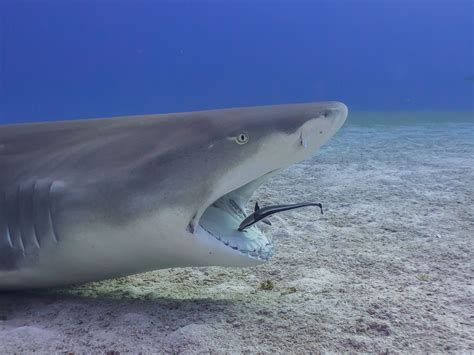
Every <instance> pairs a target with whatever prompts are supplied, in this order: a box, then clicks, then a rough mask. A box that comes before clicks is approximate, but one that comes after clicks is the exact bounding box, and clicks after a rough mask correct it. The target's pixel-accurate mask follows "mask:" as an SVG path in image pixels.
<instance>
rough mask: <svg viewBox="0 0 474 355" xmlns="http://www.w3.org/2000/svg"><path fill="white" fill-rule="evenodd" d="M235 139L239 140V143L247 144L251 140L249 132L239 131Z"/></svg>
mask: <svg viewBox="0 0 474 355" xmlns="http://www.w3.org/2000/svg"><path fill="white" fill-rule="evenodd" d="M235 141H236V142H237V144H245V143H247V142H248V141H249V136H248V135H247V133H244V132H242V133H239V134H238V135H237V137H235Z"/></svg>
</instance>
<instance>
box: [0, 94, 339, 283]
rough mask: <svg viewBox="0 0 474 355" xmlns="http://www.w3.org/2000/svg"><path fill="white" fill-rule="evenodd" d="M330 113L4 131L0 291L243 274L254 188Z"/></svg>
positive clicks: (329, 105) (320, 132) (300, 152)
mask: <svg viewBox="0 0 474 355" xmlns="http://www.w3.org/2000/svg"><path fill="white" fill-rule="evenodd" d="M346 116H347V107H346V106H345V105H344V104H342V103H338V102H322V103H307V104H292V105H278V106H262V107H249V108H235V109H225V110H210V111H201V112H188V113H176V114H162V115H146V116H127V117H116V118H106V119H89V120H77V121H61V122H48V123H31V124H16V125H0V289H1V290H13V289H28V288H45V287H54V286H63V285H69V284H74V283H83V282H88V281H96V280H102V279H106V278H111V277H118V276H124V275H129V274H134V273H139V272H144V271H150V270H156V269H161V268H170V267H184V266H211V265H220V266H251V265H257V264H260V263H262V262H265V261H266V260H268V258H269V257H270V256H271V254H272V243H271V242H270V241H269V239H268V238H267V237H266V236H265V235H264V234H263V233H262V232H261V231H260V230H259V229H258V227H257V226H255V225H254V226H252V227H249V228H247V229H245V230H244V231H238V230H237V229H238V227H239V224H240V223H241V221H242V220H243V219H244V218H245V217H246V216H247V214H248V213H247V211H246V207H245V206H246V204H247V202H248V201H249V199H250V197H251V196H252V194H253V192H254V191H255V189H256V188H257V187H258V186H260V185H261V184H262V183H263V182H264V181H265V180H267V179H268V178H269V177H270V176H272V175H274V174H276V173H278V171H279V170H281V169H283V168H285V167H287V166H289V165H291V164H293V163H295V162H298V161H301V160H303V159H305V158H308V157H311V156H312V155H313V154H314V152H315V151H316V150H317V149H318V148H319V147H320V146H321V145H322V144H324V143H325V142H327V141H328V139H329V138H330V137H331V136H333V135H334V133H335V132H336V131H337V130H338V129H339V128H340V127H341V126H342V124H343V123H344V121H345V119H346Z"/></svg>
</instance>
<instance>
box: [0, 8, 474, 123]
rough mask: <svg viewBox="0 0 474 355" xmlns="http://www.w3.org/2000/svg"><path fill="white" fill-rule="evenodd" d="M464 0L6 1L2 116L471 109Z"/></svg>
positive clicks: (471, 42)
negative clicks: (336, 106)
mask: <svg viewBox="0 0 474 355" xmlns="http://www.w3.org/2000/svg"><path fill="white" fill-rule="evenodd" d="M473 4H474V2H473V1H472V0H431V1H428V0H410V1H409V0H385V1H375V0H361V1H356V0H337V1H330V0H314V1H311V0H296V1H290V0H286V1H283V0H273V1H270V0H257V1H250V0H228V1H226V0H202V1H185V0H178V1H176V0H174V1H171V0H160V1H152V0H139V1H131V0H110V1H92V0H81V1H79V0H74V1H60V0H36V1H35V0H0V123H11V122H24V121H39V120H41V121H42V120H58V119H74V118H88V117H104V116H116V115H133V114H145V113H161V112H176V111H189V110H200V109H209V108H222V107H234V106H250V105H263V104H279V103H289V102H305V101H322V100H339V101H343V102H345V103H346V104H347V105H348V106H349V107H350V109H351V110H352V111H357V110H359V111H374V110H375V111H391V110H404V111H411V110H420V109H421V110H455V111H466V110H472V109H473V108H474V5H473Z"/></svg>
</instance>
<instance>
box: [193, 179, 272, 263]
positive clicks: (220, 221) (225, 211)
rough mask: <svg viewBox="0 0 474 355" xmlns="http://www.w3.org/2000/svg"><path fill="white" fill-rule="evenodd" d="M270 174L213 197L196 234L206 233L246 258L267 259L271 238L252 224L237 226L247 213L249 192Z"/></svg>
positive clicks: (270, 251) (270, 248) (270, 250)
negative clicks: (242, 226)
mask: <svg viewBox="0 0 474 355" xmlns="http://www.w3.org/2000/svg"><path fill="white" fill-rule="evenodd" d="M274 173H275V172H270V173H268V174H265V175H263V176H261V177H259V178H257V179H255V180H253V181H251V182H249V183H247V184H245V185H244V186H241V187H239V188H237V189H235V190H233V191H231V192H229V193H227V194H225V195H224V196H221V197H220V198H219V199H217V200H216V201H215V202H214V203H212V204H211V205H210V206H209V207H208V208H207V209H206V210H205V211H204V213H203V214H202V216H201V218H200V219H199V223H198V225H197V228H196V231H195V232H196V234H201V233H205V234H210V235H212V236H213V237H214V238H216V239H217V240H219V241H220V242H222V243H224V244H225V245H227V246H228V247H229V248H232V249H234V250H236V251H238V252H240V253H242V254H245V255H246V256H248V257H251V258H257V259H260V260H268V259H269V258H270V257H271V255H272V252H273V243H272V241H271V240H270V239H269V238H268V237H267V236H266V235H265V234H264V233H263V232H262V231H261V230H260V229H259V228H258V227H257V226H256V225H255V224H253V225H252V226H249V227H248V228H245V230H242V231H239V226H240V224H241V223H242V221H243V220H244V219H245V218H247V217H248V215H249V214H248V213H247V210H246V206H247V204H248V201H249V200H250V198H251V197H252V195H253V193H254V192H255V190H256V189H257V188H258V187H259V186H260V185H261V184H262V183H264V182H265V181H266V180H268V179H269V178H270V177H271V176H272V175H274Z"/></svg>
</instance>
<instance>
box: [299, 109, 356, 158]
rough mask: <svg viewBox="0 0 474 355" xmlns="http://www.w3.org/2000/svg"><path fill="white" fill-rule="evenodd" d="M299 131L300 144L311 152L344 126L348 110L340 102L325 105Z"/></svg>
mask: <svg viewBox="0 0 474 355" xmlns="http://www.w3.org/2000/svg"><path fill="white" fill-rule="evenodd" d="M325 106H326V107H325V108H324V109H323V110H320V111H318V112H317V113H315V117H312V118H310V119H309V120H307V121H306V122H305V123H304V124H303V126H302V127H301V130H300V144H301V145H302V146H303V147H304V148H307V149H309V150H311V151H314V150H316V149H318V148H319V147H320V146H321V145H323V144H324V143H326V142H327V141H328V140H329V139H330V138H331V137H332V136H333V135H334V134H335V133H336V132H337V131H338V130H339V128H341V126H342V125H343V124H344V122H345V120H346V117H347V114H348V109H347V106H346V105H344V104H343V103H341V102H331V103H326V104H325Z"/></svg>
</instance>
